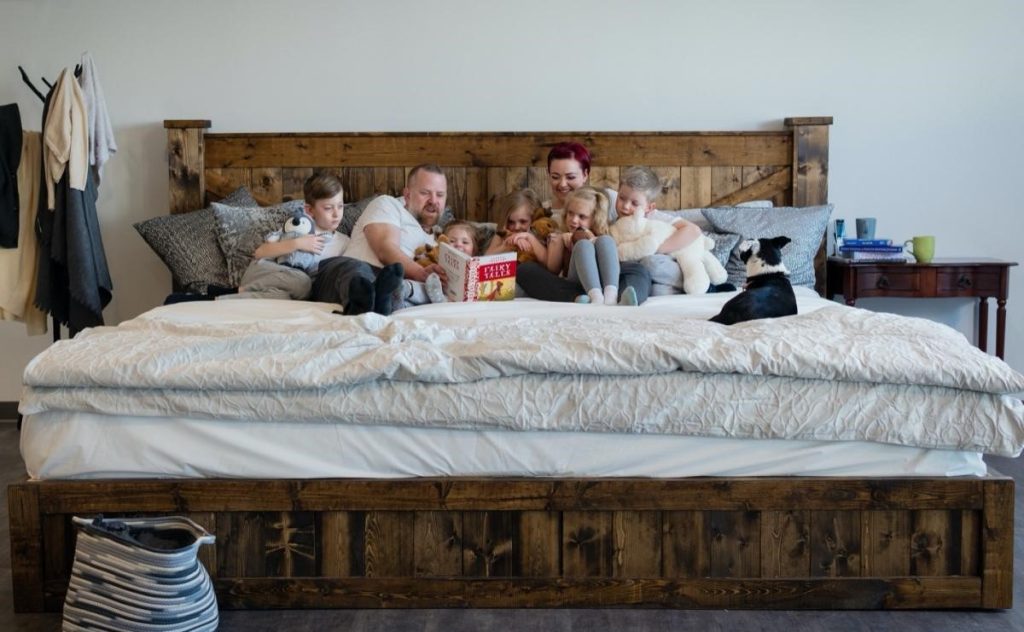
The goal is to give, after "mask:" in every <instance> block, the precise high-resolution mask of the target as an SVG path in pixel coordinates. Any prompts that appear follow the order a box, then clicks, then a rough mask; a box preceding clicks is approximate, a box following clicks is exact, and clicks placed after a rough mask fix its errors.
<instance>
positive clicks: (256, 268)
mask: <svg viewBox="0 0 1024 632" xmlns="http://www.w3.org/2000/svg"><path fill="white" fill-rule="evenodd" d="M302 194H303V198H304V199H305V207H304V208H305V212H306V215H308V216H309V217H310V219H312V220H313V231H314V232H312V233H310V234H309V235H303V236H301V237H296V238H294V239H282V236H283V231H274V232H272V233H270V234H268V235H267V237H266V241H264V242H263V243H262V244H261V245H260V246H259V247H258V248H256V251H255V252H254V253H253V261H252V263H250V264H249V267H248V268H246V269H245V273H244V274H243V275H242V281H241V283H240V284H239V288H238V294H229V295H226V296H225V297H222V298H229V297H241V298H282V299H293V300H303V299H306V298H309V296H310V293H311V291H312V287H313V281H312V279H311V278H310V276H309V275H310V274H315V273H316V266H317V265H318V264H319V262H320V261H321V260H323V259H327V258H330V257H337V256H338V255H340V254H341V253H342V252H344V250H345V246H346V245H348V241H349V239H348V237H347V236H345V235H344V234H342V233H339V232H337V229H338V225H339V224H340V223H341V218H342V214H343V212H344V191H343V190H342V185H341V180H339V179H338V178H337V176H335V175H333V174H330V173H315V174H313V175H312V176H310V177H309V178H308V179H307V180H306V182H305V184H303V186H302ZM296 251H302V252H307V253H311V254H313V255H314V262H313V264H312V266H310V267H308V268H306V269H303V268H298V267H292V266H290V265H283V264H281V263H278V262H277V260H278V259H285V258H287V256H288V255H290V254H292V253H293V252H296ZM307 271H308V273H307Z"/></svg>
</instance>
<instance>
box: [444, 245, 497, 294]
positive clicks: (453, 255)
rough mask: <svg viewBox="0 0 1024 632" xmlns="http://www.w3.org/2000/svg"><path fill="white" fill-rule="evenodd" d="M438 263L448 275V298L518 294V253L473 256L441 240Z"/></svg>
mask: <svg viewBox="0 0 1024 632" xmlns="http://www.w3.org/2000/svg"><path fill="white" fill-rule="evenodd" d="M437 259H438V263H440V264H441V267H442V268H444V271H445V273H446V274H447V275H448V290H447V292H446V293H445V296H447V297H448V300H449V301H453V302H458V301H508V300H511V299H513V298H515V295H516V253H514V252H503V253H501V254H496V255H484V256H480V257H470V256H469V255H467V254H465V253H464V252H460V251H458V250H456V249H454V248H452V247H451V246H449V245H448V244H445V243H442V244H441V249H440V253H439V254H438V257H437Z"/></svg>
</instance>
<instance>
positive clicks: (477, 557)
mask: <svg viewBox="0 0 1024 632" xmlns="http://www.w3.org/2000/svg"><path fill="white" fill-rule="evenodd" d="M513 513H514V512H510V511H467V512H465V513H463V515H462V525H463V529H464V533H463V539H462V574H463V575H466V576H468V577H509V576H510V575H511V574H512V559H513V550H512V545H513V542H514V541H515V536H514V533H513V531H514V521H513Z"/></svg>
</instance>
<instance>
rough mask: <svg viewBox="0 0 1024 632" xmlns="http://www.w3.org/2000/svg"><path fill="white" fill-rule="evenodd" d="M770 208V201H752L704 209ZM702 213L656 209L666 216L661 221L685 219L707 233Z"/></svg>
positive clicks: (705, 219)
mask: <svg viewBox="0 0 1024 632" xmlns="http://www.w3.org/2000/svg"><path fill="white" fill-rule="evenodd" d="M772 206H774V204H772V201H771V200H752V201H750V202H740V203H739V204H737V205H735V206H734V207H727V206H709V207H706V208H772ZM703 211H704V209H703V208H682V209H679V210H678V211H663V210H661V209H658V212H659V213H662V214H663V215H665V216H667V217H661V218H660V219H661V221H669V222H671V221H672V220H673V219H677V218H681V219H685V220H686V221H688V222H693V223H694V224H696V225H697V226H699V227H700V229H701V230H703V231H704V232H707V231H710V230H712V226H711V223H710V222H708V220H707V218H705V217H704V212H703ZM723 265H725V264H724V262H723Z"/></svg>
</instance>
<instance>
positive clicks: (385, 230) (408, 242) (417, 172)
mask: <svg viewBox="0 0 1024 632" xmlns="http://www.w3.org/2000/svg"><path fill="white" fill-rule="evenodd" d="M447 196H448V181H447V179H446V178H445V175H444V172H443V171H442V170H441V168H440V167H438V166H437V165H432V164H423V165H417V166H416V167H413V169H412V171H410V172H409V177H408V179H407V180H406V185H405V188H404V189H403V190H402V197H401V198H396V197H391V196H390V195H381V196H379V197H377V198H375V199H374V200H373V201H372V202H370V204H369V205H368V206H367V207H366V210H364V211H363V214H362V215H361V216H360V217H359V221H357V222H356V225H355V227H353V229H352V242H351V243H350V244H349V246H348V248H347V249H346V250H345V256H343V257H335V258H333V259H328V260H325V261H322V262H321V263H320V270H319V272H318V273H317V275H316V278H315V279H314V280H313V298H314V299H315V300H317V301H324V302H328V303H341V305H342V306H343V308H344V314H346V315H356V314H362V313H364V312H369V311H373V312H376V313H378V314H384V315H385V316H386V315H388V314H390V313H391V312H392V311H393V310H394V308H395V302H396V301H398V300H401V296H400V295H399V293H398V290H399V288H401V287H402V280H403V279H409V280H411V281H426V279H427V277H428V276H430V274H431V273H436V274H437V275H438V276H439V277H440V278H441V279H442V280H443V279H444V278H445V275H444V270H443V269H442V268H441V266H439V265H437V264H433V265H430V266H426V267H424V266H421V265H419V264H418V263H416V262H415V261H413V258H412V256H413V253H414V252H415V251H416V248H418V247H419V246H423V245H430V246H432V245H434V237H433V235H432V234H429V233H428V232H427V229H429V228H430V227H432V226H433V225H434V224H436V223H437V220H438V219H439V218H440V216H441V213H442V212H443V211H444V204H445V200H446V199H447Z"/></svg>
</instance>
